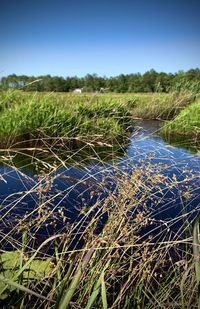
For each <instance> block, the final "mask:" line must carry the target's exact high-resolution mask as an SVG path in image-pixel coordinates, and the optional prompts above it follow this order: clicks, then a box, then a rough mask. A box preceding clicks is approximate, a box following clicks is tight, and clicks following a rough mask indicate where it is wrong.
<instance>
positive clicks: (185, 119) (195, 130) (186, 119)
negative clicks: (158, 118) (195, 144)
mask: <svg viewBox="0 0 200 309" xmlns="http://www.w3.org/2000/svg"><path fill="white" fill-rule="evenodd" d="M163 133H164V134H166V135H167V136H168V137H172V138H173V137H177V138H192V139H193V141H195V140H196V141H199V140H200V99H197V100H196V101H195V102H194V103H192V104H191V105H189V106H187V107H186V108H185V109H184V110H182V111H181V112H180V114H179V115H178V116H177V117H176V118H175V119H173V120H171V121H169V122H167V123H166V124H165V126H164V127H163Z"/></svg>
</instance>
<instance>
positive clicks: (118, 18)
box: [0, 0, 200, 77]
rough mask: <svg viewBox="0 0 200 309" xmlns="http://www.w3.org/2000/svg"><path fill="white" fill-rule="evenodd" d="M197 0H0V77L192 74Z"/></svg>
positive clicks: (198, 38)
mask: <svg viewBox="0 0 200 309" xmlns="http://www.w3.org/2000/svg"><path fill="white" fill-rule="evenodd" d="M199 16H200V0H187V1H186V0H132V1H130V0H129V1H128V0H120V1H119V0H115V1H113V0H110V1H109V0H107V1H105V0H102V1H95V0H93V1H91V0H82V1H81V0H76V1H75V0H73V1H72V0H71V1H61V0H54V1H52V0H44V1H43V0H40V1H39V0H34V1H33V0H30V1H29V0H27V1H23V0H18V1H16V0H15V1H14V0H10V1H8V0H1V2H0V76H6V75H8V74H11V73H16V74H26V75H35V76H37V75H42V74H51V75H59V76H64V77H66V76H72V75H77V76H84V75H86V74H87V73H97V74H98V75H101V76H103V75H106V76H114V75H118V74H120V73H124V74H128V73H135V72H141V73H143V72H145V71H147V70H149V69H151V68H154V69H155V70H157V71H158V72H160V71H165V72H176V71H178V70H187V69H190V68H197V67H200V18H199Z"/></svg>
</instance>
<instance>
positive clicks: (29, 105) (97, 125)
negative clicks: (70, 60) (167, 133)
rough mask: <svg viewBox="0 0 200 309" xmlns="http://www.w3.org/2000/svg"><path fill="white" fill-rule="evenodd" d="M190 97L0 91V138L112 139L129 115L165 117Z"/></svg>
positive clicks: (122, 130)
mask: <svg viewBox="0 0 200 309" xmlns="http://www.w3.org/2000/svg"><path fill="white" fill-rule="evenodd" d="M192 100H193V97H192V96H191V95H185V94H184V95H174V94H144V95H141V94H140V95H137V94H92V95H91V94H81V95H76V94H72V93H71V94H59V93H58V94H54V93H23V92H20V91H10V92H9V91H8V92H1V93H0V110H1V114H0V122H1V126H0V136H1V139H3V138H4V139H6V141H7V142H8V137H9V138H10V139H9V140H10V141H12V138H16V137H17V136H21V138H24V139H31V138H38V137H39V138H41V137H59V138H60V137H61V138H79V139H82V138H83V139H85V140H87V141H88V142H90V141H92V140H97V141H101V142H106V141H116V140H117V139H119V138H120V137H122V136H125V135H126V132H127V129H128V128H129V126H130V125H131V124H132V119H133V118H142V119H171V118H173V117H175V115H177V114H178V113H179V112H180V110H181V109H183V108H184V107H185V106H187V105H188V104H189V103H190V102H191V101H192Z"/></svg>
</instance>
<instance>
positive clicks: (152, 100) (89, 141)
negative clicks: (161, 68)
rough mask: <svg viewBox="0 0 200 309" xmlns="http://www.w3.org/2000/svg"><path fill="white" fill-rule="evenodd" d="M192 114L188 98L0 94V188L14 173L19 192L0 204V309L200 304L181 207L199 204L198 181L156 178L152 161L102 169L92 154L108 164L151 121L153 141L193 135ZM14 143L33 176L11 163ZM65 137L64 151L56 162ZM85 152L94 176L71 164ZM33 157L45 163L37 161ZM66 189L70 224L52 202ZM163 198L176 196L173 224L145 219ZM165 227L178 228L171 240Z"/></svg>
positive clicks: (189, 216) (190, 226) (194, 225)
mask: <svg viewBox="0 0 200 309" xmlns="http://www.w3.org/2000/svg"><path fill="white" fill-rule="evenodd" d="M199 107H200V102H199V100H198V99H196V97H195V96H194V95H193V94H192V93H189V94H188V93H182V94H161V93H157V94H107V93H106V94H99V93H96V94H73V93H68V94H63V93H57V94H55V93H31V92H30V93H24V92H21V91H16V90H15V91H6V92H1V93H0V111H1V113H0V122H1V126H0V139H1V141H2V149H1V153H0V161H1V162H3V164H4V165H3V168H2V169H1V174H0V184H2V186H3V185H7V181H8V180H7V176H8V174H9V173H12V172H13V170H14V173H15V174H13V175H14V177H18V179H20V181H21V182H22V185H23V187H22V189H21V191H20V192H17V193H16V194H11V195H10V196H7V197H5V198H3V200H1V209H0V210H1V219H0V228H1V230H0V237H1V238H0V244H1V251H0V306H1V307H2V308H46V309H47V308H59V309H65V308H74V309H75V308H76V309H77V308H87V309H89V308H103V309H106V308H126V309H132V308H137V309H140V308H145V309H146V308H149V309H150V308H152V309H153V308H156V307H159V308H182V309H183V308H188V309H189V308H199V307H200V293H199V284H200V275H199V274H200V260H199V257H200V247H199V214H198V213H197V211H195V210H194V209H192V208H191V207H190V206H191V205H192V204H191V200H194V199H195V198H196V199H197V200H198V198H199V197H198V196H196V195H195V194H196V189H195V188H194V187H192V186H191V183H193V182H194V183H195V184H197V185H198V183H199V175H198V173H197V174H195V173H192V172H191V171H190V170H189V169H188V170H187V169H186V168H185V170H184V171H181V175H180V177H178V176H176V175H174V174H173V175H171V174H168V173H167V172H166V171H168V169H169V170H170V168H171V166H168V165H167V164H163V162H157V163H155V162H153V154H152V153H149V155H147V156H146V158H145V159H143V158H140V159H138V163H137V164H135V163H134V164H131V163H129V164H128V166H129V170H128V171H127V169H126V168H124V167H120V166H119V165H118V163H117V160H119V158H118V157H117V158H115V160H113V161H109V162H106V163H105V162H103V161H102V160H101V158H100V156H99V155H98V153H97V152H96V149H95V146H96V145H98V146H99V147H104V146H107V147H108V148H110V151H111V152H113V156H114V154H115V153H114V148H113V146H114V145H116V144H118V145H119V146H120V147H122V143H123V142H124V139H125V140H126V141H127V140H128V138H129V136H130V134H131V132H133V129H134V121H135V120H136V119H157V120H161V121H163V124H164V126H163V127H162V129H161V134H164V135H165V134H166V135H169V134H172V135H173V134H175V135H179V133H180V135H182V134H183V135H184V136H189V137H190V139H191V140H192V139H193V138H194V137H195V138H196V139H197V138H199V135H198V134H199V133H198V134H197V132H199V127H200V126H199V121H200V117H198V111H199ZM194 128H195V130H194ZM25 139H26V140H28V141H32V143H31V147H32V150H33V151H32V152H29V153H28V154H26V155H27V157H29V158H30V159H31V161H34V160H35V161H36V164H37V166H43V168H38V169H37V175H33V176H32V175H31V176H30V172H29V173H26V172H25V168H27V163H25V161H24V163H23V164H24V165H23V166H22V167H18V166H16V164H15V160H14V159H15V156H16V153H18V154H19V153H22V152H23V149H22V146H23V143H24V140H25ZM69 141H76V147H75V148H74V143H73V145H72V147H71V148H72V149H71V150H72V152H67V155H66V154H65V156H63V153H64V152H66V149H67V147H68V144H69ZM41 145H42V147H41ZM66 145H67V146H66ZM85 145H86V146H87V147H90V149H91V151H92V152H91V153H88V157H89V159H90V160H91V161H92V162H93V161H94V159H95V164H97V165H98V167H99V166H100V167H101V168H100V169H97V170H95V169H94V170H90V166H89V165H85V161H79V162H78V161H73V160H72V158H73V157H74V152H78V153H79V152H80V151H82V150H83V148H84V147H85ZM26 146H27V145H26ZM54 146H55V148H56V147H57V148H58V150H57V151H55V150H54ZM77 146H79V148H78V147H77ZM20 147H21V149H20ZM31 147H30V149H31ZM40 148H42V149H40ZM74 149H75V150H74ZM36 150H38V151H42V152H45V153H46V154H51V159H52V158H53V159H55V160H53V159H52V160H51V161H45V159H41V158H40V157H39V156H38V151H36ZM73 150H74V152H73ZM59 153H62V155H59ZM135 156H137V154H135ZM71 161H73V168H74V170H75V168H76V169H77V168H78V169H79V170H81V169H83V170H84V169H85V170H86V171H87V173H86V174H85V176H84V177H83V176H81V177H80V178H79V179H76V177H75V174H74V176H73V175H72V176H73V177H69V176H67V175H66V174H65V173H66V171H68V169H69V164H68V162H71ZM87 161H88V158H87ZM134 162H135V161H134ZM6 168H7V169H8V172H6ZM175 168H176V166H175ZM75 171H77V170H75ZM16 175H17V176H16ZM81 175H82V174H81ZM14 177H13V176H12V175H11V178H12V179H14ZM57 180H59V181H62V182H63V184H64V185H63V186H64V189H63V190H62V191H59V189H58V187H56V181H57ZM30 181H31V186H29V185H28V184H29V183H30ZM79 186H80V187H81V190H80V188H79ZM65 187H66V188H67V190H69V191H65ZM72 191H74V192H76V191H77V197H78V198H80V199H81V208H80V209H78V210H77V213H78V217H77V218H78V220H70V218H69V215H68V214H67V213H66V209H64V206H63V204H62V203H63V201H64V200H65V199H66V198H67V197H68V195H69V194H70V193H71V192H72ZM63 192H64V193H63ZM86 193H87V198H86V197H85V194H86ZM12 195H13V196H12ZM169 195H170V196H171V199H173V196H174V195H176V196H179V197H180V201H181V202H180V208H181V212H180V214H179V217H178V218H177V219H176V218H174V219H172V218H171V219H168V220H165V221H164V220H156V219H155V218H154V217H153V215H152V214H153V213H154V212H155V210H157V211H158V212H160V213H162V212H163V211H164V208H163V207H164V206H165V205H168V203H169ZM27 196H31V198H32V199H33V200H34V203H35V204H34V207H32V206H31V202H30V201H29V200H28V201H26V197H27ZM12 197H13V198H12ZM57 197H59V198H60V200H59V201H58V200H56V198H57ZM25 202H27V204H26V205H25ZM162 205H163V206H162ZM73 206H74V208H75V202H74V201H72V207H73ZM159 207H161V208H160V211H159ZM23 208H26V209H27V212H26V211H25V210H24V215H23V216H18V217H17V216H16V213H15V210H16V209H20V211H23ZM14 216H16V218H15V220H14V221H12V220H13V217H14ZM176 220H179V221H180V222H181V225H180V226H179V227H178V228H177V229H176V230H175V232H173V226H174V221H176ZM13 223H14V224H13ZM44 230H45V231H46V232H45V234H44V232H42V231H44ZM42 233H43V234H42Z"/></svg>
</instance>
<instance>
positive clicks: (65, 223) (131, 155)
mask: <svg viewBox="0 0 200 309" xmlns="http://www.w3.org/2000/svg"><path fill="white" fill-rule="evenodd" d="M159 127H160V122H158V121H142V122H138V123H137V126H136V129H135V130H134V131H133V134H132V138H131V141H130V143H129V145H128V146H127V147H122V148H119V149H118V150H117V151H116V150H113V148H112V151H109V150H108V149H106V150H105V149H103V151H102V148H99V149H94V148H90V151H89V150H88V148H87V147H86V148H85V149H82V152H81V153H80V152H79V151H77V153H76V152H75V153H74V154H73V155H71V154H69V153H68V152H66V153H65V156H64V157H63V156H62V160H61V162H60V167H59V164H58V160H60V159H59V158H58V156H57V154H56V155H55V153H52V156H51V157H50V158H49V160H45V155H44V153H43V151H41V153H39V154H37V155H34V156H32V155H31V156H29V155H28V156H27V155H25V156H24V154H22V153H19V152H18V153H17V154H14V155H13V154H12V155H13V156H12V157H9V156H6V155H5V154H4V155H2V158H3V160H2V162H3V163H2V165H1V167H0V205H1V208H0V212H1V213H0V215H1V218H2V219H1V223H0V229H1V232H0V233H1V244H2V246H4V248H5V247H6V248H11V247H12V246H13V243H12V244H11V242H10V243H9V237H6V236H8V235H10V237H11V236H12V237H14V238H15V239H16V241H18V240H20V241H21V233H22V231H23V229H26V228H27V226H28V228H29V230H30V233H31V235H32V236H33V238H34V242H35V246H38V244H40V243H41V242H42V241H43V240H44V239H46V237H47V236H49V235H53V234H55V232H56V233H60V232H61V233H64V232H65V231H67V229H70V228H71V227H70V226H71V225H73V226H75V227H74V234H75V235H76V237H75V238H74V239H73V240H72V242H71V248H73V247H75V246H76V247H77V246H78V247H80V246H81V245H82V243H83V240H82V238H81V234H82V231H83V230H84V229H85V228H86V226H87V225H88V222H90V220H91V219H92V217H94V216H95V214H96V213H98V214H99V212H100V211H101V205H102V203H103V200H104V199H105V198H106V197H107V196H108V195H109V193H110V192H113V191H115V194H118V192H117V189H116V188H117V181H116V179H117V178H120V177H122V176H123V175H127V177H131V175H132V174H133V173H135V172H137V171H140V173H141V172H142V171H145V173H149V175H150V176H151V175H152V177H151V179H153V178H154V177H155V175H162V177H164V178H163V179H165V181H163V183H162V182H160V184H159V188H158V186H156V185H155V187H152V189H151V194H150V195H149V198H148V199H147V200H146V201H145V204H146V207H147V209H148V210H149V220H151V225H148V227H146V228H144V229H143V231H142V232H141V233H142V234H141V235H145V237H147V236H148V235H150V234H152V233H154V234H156V235H157V239H159V235H161V233H162V231H163V229H165V231H166V232H167V235H168V239H169V238H170V239H177V238H179V237H180V238H181V237H183V235H185V232H186V230H187V229H188V226H189V225H187V228H185V225H184V224H185V222H186V221H187V222H191V221H192V220H193V218H194V216H195V214H196V212H197V210H198V208H199V206H200V205H199V202H200V176H199V175H200V173H199V172H200V157H199V156H198V155H196V154H194V153H192V152H190V151H189V150H187V149H184V148H182V147H174V146H171V145H169V144H167V143H166V142H165V141H164V140H163V139H162V138H161V137H160V136H159ZM100 149H101V151H99V150H100ZM9 155H10V154H9ZM95 156H96V158H95ZM66 158H70V159H66ZM47 171H48V173H47ZM171 179H173V182H175V183H176V186H172V182H171ZM145 181H147V180H146V179H145V178H144V182H145ZM146 185H147V186H148V185H149V184H148V183H146ZM138 194H139V195H140V194H141V195H142V191H141V192H140V193H138ZM138 199H139V196H138ZM127 203H129V202H128V200H127ZM95 204H96V205H97V207H96V208H95V209H94V211H91V212H90V213H89V215H88V216H85V215H84V209H85V208H87V209H90V208H92V207H93V205H95ZM40 205H42V206H41V207H40ZM143 206H144V205H142V204H141V205H140V209H142V207H143ZM131 215H132V214H130V216H131ZM107 216H108V214H107V213H104V214H103V215H102V217H101V220H100V221H99V225H98V226H97V230H96V233H99V232H100V231H101V230H102V228H103V226H104V224H105V223H106V220H107V218H108V217H107ZM189 228H190V227H189ZM16 231H18V233H16ZM13 234H15V235H14V236H13ZM77 235H78V236H77ZM79 235H80V236H79Z"/></svg>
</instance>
